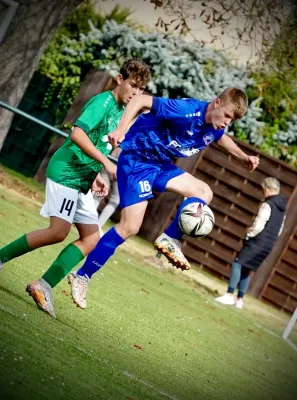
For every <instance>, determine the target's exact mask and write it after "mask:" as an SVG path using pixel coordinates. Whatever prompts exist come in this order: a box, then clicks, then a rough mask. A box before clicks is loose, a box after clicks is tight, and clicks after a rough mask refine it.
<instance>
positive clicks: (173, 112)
mask: <svg viewBox="0 0 297 400" xmlns="http://www.w3.org/2000/svg"><path fill="white" fill-rule="evenodd" d="M208 104H209V103H207V102H204V101H199V100H195V99H175V100H173V99H165V98H161V97H154V98H153V105H152V108H151V111H150V112H149V113H148V114H142V115H141V116H140V117H139V118H138V119H137V120H136V122H135V123H134V125H133V126H132V127H131V128H130V129H129V131H128V133H127V135H126V137H125V140H124V141H123V142H122V143H121V148H122V149H123V150H125V151H132V152H133V154H135V155H137V154H138V155H139V156H140V157H141V158H144V159H148V160H150V161H153V162H157V163H167V162H171V161H172V160H173V159H174V158H176V157H189V156H191V155H193V154H196V153H198V152H199V151H200V150H202V149H203V148H204V147H206V146H208V145H209V144H210V143H211V142H214V141H218V140H220V139H221V137H222V136H223V133H224V130H223V129H220V130H216V129H214V128H213V126H212V125H211V124H207V123H206V122H205V114H206V109H207V106H208Z"/></svg>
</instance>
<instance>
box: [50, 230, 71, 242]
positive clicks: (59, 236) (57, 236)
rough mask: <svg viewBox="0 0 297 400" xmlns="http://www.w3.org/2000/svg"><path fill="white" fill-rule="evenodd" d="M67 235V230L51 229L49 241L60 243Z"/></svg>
mask: <svg viewBox="0 0 297 400" xmlns="http://www.w3.org/2000/svg"><path fill="white" fill-rule="evenodd" d="M67 235H68V232H65V231H63V230H61V231H51V241H52V243H53V244H54V243H61V242H63V241H64V240H65V239H66V237H67Z"/></svg>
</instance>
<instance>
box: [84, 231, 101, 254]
mask: <svg viewBox="0 0 297 400" xmlns="http://www.w3.org/2000/svg"><path fill="white" fill-rule="evenodd" d="M99 240H100V233H99V232H96V233H93V235H92V236H90V237H89V238H88V241H87V245H88V251H89V252H90V251H92V250H94V248H95V247H96V246H97V243H98V242H99Z"/></svg>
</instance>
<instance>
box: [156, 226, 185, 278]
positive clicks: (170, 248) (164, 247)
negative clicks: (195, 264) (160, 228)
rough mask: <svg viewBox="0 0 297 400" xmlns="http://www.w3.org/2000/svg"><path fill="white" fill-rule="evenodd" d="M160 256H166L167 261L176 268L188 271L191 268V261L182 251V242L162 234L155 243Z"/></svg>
mask: <svg viewBox="0 0 297 400" xmlns="http://www.w3.org/2000/svg"><path fill="white" fill-rule="evenodd" d="M154 247H155V249H156V250H157V251H158V254H164V256H165V257H166V258H167V260H168V261H169V262H170V263H171V264H172V265H173V266H175V267H176V268H180V269H181V270H188V269H190V268H191V265H190V263H189V261H188V260H187V259H186V257H185V256H184V255H183V253H182V251H181V249H180V242H179V241H178V240H176V239H172V238H171V237H169V236H168V235H166V233H162V235H160V236H159V237H158V238H157V239H156V240H155V242H154Z"/></svg>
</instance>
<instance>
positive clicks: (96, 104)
mask: <svg viewBox="0 0 297 400" xmlns="http://www.w3.org/2000/svg"><path fill="white" fill-rule="evenodd" d="M104 101H105V97H104V96H100V95H99V96H94V97H93V98H92V99H91V100H89V101H88V103H87V104H86V105H85V106H84V108H83V110H82V113H81V115H80V116H79V117H78V119H77V120H76V121H75V123H74V126H78V127H79V128H81V129H82V130H83V131H85V132H86V133H90V132H91V130H92V129H94V128H95V127H96V126H98V125H99V124H100V122H101V121H102V119H103V117H104V114H105V112H106V105H105V103H104Z"/></svg>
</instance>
